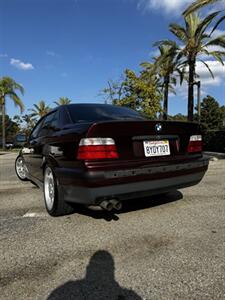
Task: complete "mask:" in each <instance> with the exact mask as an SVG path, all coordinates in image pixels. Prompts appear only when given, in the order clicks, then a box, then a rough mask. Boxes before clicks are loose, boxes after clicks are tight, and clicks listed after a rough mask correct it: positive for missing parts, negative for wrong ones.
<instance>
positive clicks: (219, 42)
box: [204, 35, 225, 48]
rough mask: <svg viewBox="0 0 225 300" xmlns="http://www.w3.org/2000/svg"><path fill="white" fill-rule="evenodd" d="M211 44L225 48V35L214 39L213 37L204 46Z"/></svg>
mask: <svg viewBox="0 0 225 300" xmlns="http://www.w3.org/2000/svg"><path fill="white" fill-rule="evenodd" d="M209 46H220V47H222V48H225V35H221V36H218V37H216V38H214V39H211V40H210V41H209V42H207V43H206V44H205V45H204V47H206V48H207V47H209Z"/></svg>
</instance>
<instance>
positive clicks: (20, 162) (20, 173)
mask: <svg viewBox="0 0 225 300" xmlns="http://www.w3.org/2000/svg"><path fill="white" fill-rule="evenodd" d="M15 170H16V175H17V177H18V178H19V179H20V180H22V181H27V180H28V178H27V175H28V169H27V166H26V163H25V161H24V159H23V157H22V156H20V155H19V156H18V157H17V159H16V161H15Z"/></svg>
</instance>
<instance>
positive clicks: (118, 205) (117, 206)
mask: <svg viewBox="0 0 225 300" xmlns="http://www.w3.org/2000/svg"><path fill="white" fill-rule="evenodd" d="M110 203H111V204H112V206H113V208H115V209H116V210H121V209H122V203H121V202H120V201H118V200H116V199H112V200H110Z"/></svg>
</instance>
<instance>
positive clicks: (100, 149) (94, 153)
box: [77, 138, 118, 160]
mask: <svg viewBox="0 0 225 300" xmlns="http://www.w3.org/2000/svg"><path fill="white" fill-rule="evenodd" d="M116 158H118V153H117V149H116V145H115V141H114V140H113V139H111V138H84V139H81V140H80V144H79V149H78V155H77V159H79V160H85V159H87V160H88V159H90V160H93V159H116Z"/></svg>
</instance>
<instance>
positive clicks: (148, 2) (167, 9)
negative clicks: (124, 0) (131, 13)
mask: <svg viewBox="0 0 225 300" xmlns="http://www.w3.org/2000/svg"><path fill="white" fill-rule="evenodd" d="M192 2H193V0H138V8H139V9H144V10H147V11H151V10H152V9H155V10H161V12H163V13H167V14H168V13H173V14H174V13H175V14H178V13H180V12H181V11H182V10H184V9H185V8H186V7H187V5H188V4H191V3H192Z"/></svg>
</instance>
